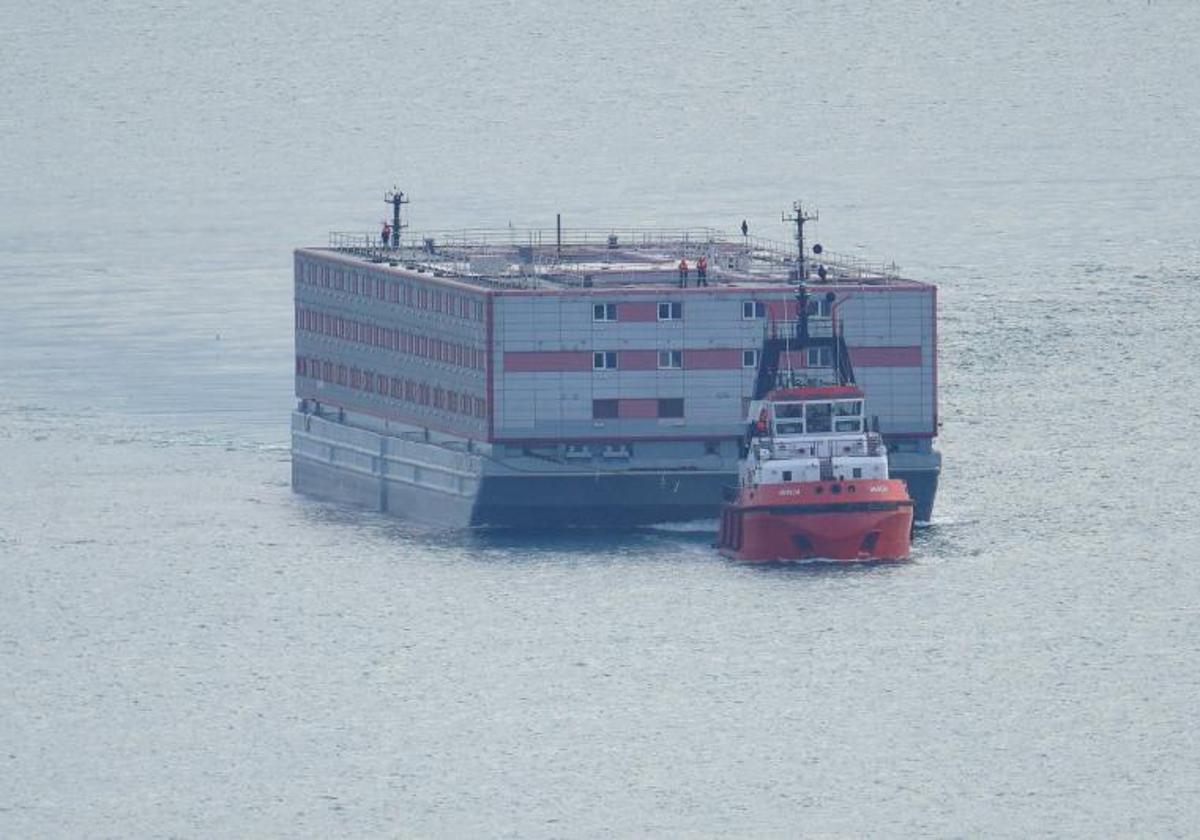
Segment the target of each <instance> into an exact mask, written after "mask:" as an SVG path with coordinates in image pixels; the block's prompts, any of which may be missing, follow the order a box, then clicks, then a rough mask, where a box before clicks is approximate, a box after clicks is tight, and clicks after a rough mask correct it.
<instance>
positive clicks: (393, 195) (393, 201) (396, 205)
mask: <svg viewBox="0 0 1200 840" xmlns="http://www.w3.org/2000/svg"><path fill="white" fill-rule="evenodd" d="M383 200H384V202H385V203H387V204H390V205H392V247H393V248H399V247H400V230H401V228H406V227H408V225H407V224H400V205H402V204H408V199H407V198H405V197H404V193H402V192H400V190H398V189H397V188H396V187H392V189H391V191H390V192H387V193H384V195H383Z"/></svg>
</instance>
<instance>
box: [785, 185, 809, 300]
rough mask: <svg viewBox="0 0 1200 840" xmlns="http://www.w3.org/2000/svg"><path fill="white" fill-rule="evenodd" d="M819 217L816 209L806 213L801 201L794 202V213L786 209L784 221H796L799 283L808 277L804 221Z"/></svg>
mask: <svg viewBox="0 0 1200 840" xmlns="http://www.w3.org/2000/svg"><path fill="white" fill-rule="evenodd" d="M817 218H818V215H817V212H816V211H815V210H814V211H813V212H812V213H811V214H809V213H805V212H804V208H803V207H801V206H800V202H799V201H793V202H792V214H791V215H790V216H789V215H788V214H787V212H786V211H785V212H784V214H783V221H785V222H795V223H796V255H797V257H796V281H797V282H799V283H803V282H804V281H805V280H807V279H808V271H807V268H808V258H807V256H805V253H804V223H805V222H815V221H816V220H817Z"/></svg>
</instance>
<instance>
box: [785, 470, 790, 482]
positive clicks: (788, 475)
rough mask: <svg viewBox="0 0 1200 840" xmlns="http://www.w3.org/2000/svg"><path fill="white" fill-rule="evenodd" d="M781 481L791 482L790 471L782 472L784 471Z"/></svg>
mask: <svg viewBox="0 0 1200 840" xmlns="http://www.w3.org/2000/svg"><path fill="white" fill-rule="evenodd" d="M783 480H784V481H791V480H792V471H791V470H784V471H783Z"/></svg>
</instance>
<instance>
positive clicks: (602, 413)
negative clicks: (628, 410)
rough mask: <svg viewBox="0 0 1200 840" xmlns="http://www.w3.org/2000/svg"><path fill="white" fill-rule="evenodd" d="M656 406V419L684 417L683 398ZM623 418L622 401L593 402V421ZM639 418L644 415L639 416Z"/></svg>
mask: <svg viewBox="0 0 1200 840" xmlns="http://www.w3.org/2000/svg"><path fill="white" fill-rule="evenodd" d="M656 402H657V404H656V406H655V412H656V413H655V415H654V416H655V417H659V418H675V417H682V416H683V400H682V399H681V398H676V397H672V398H668V399H662V400H657V401H656ZM620 416H621V401H620V400H613V399H606V400H592V419H593V420H616V419H617V418H619V417H620ZM637 416H638V417H642V416H644V415H642V414H640V413H639V414H638V415H637Z"/></svg>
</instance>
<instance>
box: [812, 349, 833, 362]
mask: <svg viewBox="0 0 1200 840" xmlns="http://www.w3.org/2000/svg"><path fill="white" fill-rule="evenodd" d="M808 366H809V367H833V351H832V350H831V349H830V348H828V347H809V348H808Z"/></svg>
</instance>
